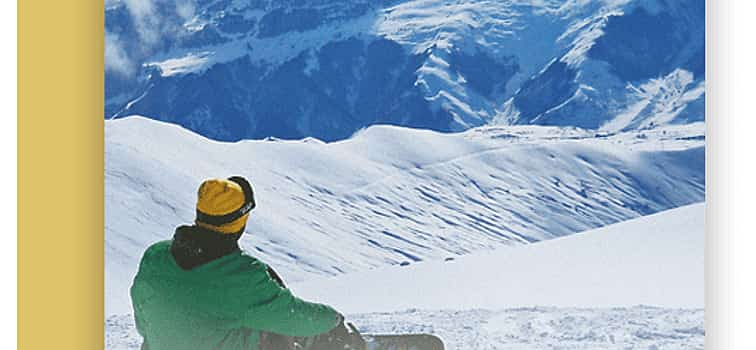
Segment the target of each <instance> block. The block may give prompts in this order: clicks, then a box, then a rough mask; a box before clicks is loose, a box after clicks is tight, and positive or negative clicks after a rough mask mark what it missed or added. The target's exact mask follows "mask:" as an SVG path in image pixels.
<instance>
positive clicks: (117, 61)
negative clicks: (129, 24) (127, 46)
mask: <svg viewBox="0 0 756 350" xmlns="http://www.w3.org/2000/svg"><path fill="white" fill-rule="evenodd" d="M134 66H135V64H134V63H133V62H132V61H131V59H130V58H129V56H128V54H127V53H126V50H124V49H123V44H122V43H121V41H120V39H119V38H118V35H115V34H112V33H109V32H107V31H106V32H105V71H106V72H107V71H110V72H114V73H118V74H122V75H131V74H134V68H135V67H134Z"/></svg>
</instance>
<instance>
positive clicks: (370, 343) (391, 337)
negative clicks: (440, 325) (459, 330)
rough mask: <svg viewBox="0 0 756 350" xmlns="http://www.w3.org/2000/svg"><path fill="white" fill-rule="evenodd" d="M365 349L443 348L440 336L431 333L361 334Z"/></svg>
mask: <svg viewBox="0 0 756 350" xmlns="http://www.w3.org/2000/svg"><path fill="white" fill-rule="evenodd" d="M362 337H363V339H364V340H365V342H366V343H367V350H444V342H443V341H442V340H441V338H439V337H437V336H435V335H431V334H362Z"/></svg>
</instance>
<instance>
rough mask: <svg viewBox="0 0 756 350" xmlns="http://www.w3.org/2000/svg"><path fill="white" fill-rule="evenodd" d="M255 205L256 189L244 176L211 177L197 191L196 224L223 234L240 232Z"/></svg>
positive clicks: (242, 230)
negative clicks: (254, 190)
mask: <svg viewBox="0 0 756 350" xmlns="http://www.w3.org/2000/svg"><path fill="white" fill-rule="evenodd" d="M254 207H255V198H254V192H253V191H252V186H251V185H250V184H249V182H248V181H247V180H246V179H244V178H243V177H241V176H233V177H230V178H228V179H225V180H222V179H209V180H205V181H204V182H202V184H201V185H200V187H199V190H198V191H197V217H196V218H195V220H194V223H195V224H197V226H200V227H203V228H206V229H208V230H212V231H215V232H218V233H221V234H240V233H242V232H244V228H245V226H246V225H247V218H249V212H250V211H251V210H252V209H253V208H254Z"/></svg>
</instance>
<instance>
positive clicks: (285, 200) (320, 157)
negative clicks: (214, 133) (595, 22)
mask: <svg viewBox="0 0 756 350" xmlns="http://www.w3.org/2000/svg"><path fill="white" fill-rule="evenodd" d="M703 132H704V125H703V123H691V124H685V125H676V126H675V125H670V126H666V127H658V128H655V129H652V130H648V131H633V132H623V133H617V134H612V135H607V134H606V133H604V132H595V131H586V130H582V129H577V128H558V127H544V126H488V127H479V128H474V129H470V130H468V131H465V132H462V133H437V132H434V131H428V130H420V129H409V128H402V127H394V126H373V127H370V128H367V129H366V130H363V131H362V132H360V133H358V134H357V135H355V136H354V137H352V138H350V139H348V140H344V141H339V142H334V143H323V142H321V141H318V140H316V139H312V138H308V139H303V140H298V141H281V140H276V139H270V140H258V141H241V142H236V143H225V142H218V141H213V140H210V139H207V138H204V137H202V136H200V135H197V134H194V133H192V132H190V131H188V130H186V129H183V128H181V127H179V126H176V125H172V124H168V123H162V122H158V121H154V120H150V119H146V118H141V117H130V118H123V119H118V120H112V121H107V122H106V146H105V156H106V169H105V185H106V190H105V195H106V198H105V209H106V227H105V232H106V247H105V249H106V250H105V254H106V257H107V258H106V284H107V289H108V297H107V309H108V310H109V312H121V311H123V310H124V309H128V307H129V302H128V296H127V292H128V286H129V284H130V282H131V278H132V276H133V274H134V272H135V269H136V267H137V264H138V259H139V257H140V255H141V253H142V252H143V251H144V249H145V248H146V247H147V246H148V245H149V244H151V243H153V242H155V241H158V240H164V239H169V238H170V237H171V236H172V234H173V232H172V228H174V227H176V226H177V225H180V224H183V223H190V222H192V221H193V219H194V203H195V200H196V198H195V194H196V188H197V186H198V185H199V183H200V182H201V181H202V180H203V179H205V178H207V177H213V176H216V177H227V176H230V175H234V174H241V175H244V176H247V177H249V178H250V180H251V181H252V183H253V185H254V187H255V191H256V196H257V200H258V203H259V208H258V209H256V210H255V211H254V212H253V214H252V217H251V219H250V222H249V225H248V228H247V231H248V232H249V233H251V234H250V235H245V237H244V238H243V239H242V245H243V247H244V248H245V249H248V250H249V251H250V252H253V253H254V254H256V255H258V256H259V257H260V258H262V259H263V260H264V261H267V262H269V263H271V264H272V265H273V266H275V267H276V268H277V269H279V270H280V271H281V272H282V274H284V275H285V276H287V278H288V279H289V280H291V281H301V280H305V279H307V278H310V277H312V276H317V275H338V274H342V273H347V272H355V271H360V270H365V269H369V268H376V267H381V266H385V265H398V264H403V263H415V262H419V261H426V260H442V259H445V258H449V257H455V256H461V255H465V254H468V253H471V252H476V251H481V250H490V249H494V248H499V247H502V246H507V245H520V244H528V243H532V242H537V241H541V240H546V239H551V238H555V237H560V236H564V235H568V234H572V233H576V232H581V231H584V230H588V229H592V228H596V227H601V226H605V225H608V224H612V223H615V222H619V221H623V220H627V219H631V218H635V217H638V216H642V215H648V214H652V213H655V212H658V211H661V210H665V209H669V208H674V207H678V206H682V205H686V204H690V203H694V202H699V201H702V200H704V138H703Z"/></svg>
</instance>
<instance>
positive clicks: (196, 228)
mask: <svg viewBox="0 0 756 350" xmlns="http://www.w3.org/2000/svg"><path fill="white" fill-rule="evenodd" d="M254 207H255V199H254V193H253V190H252V186H251V185H250V184H249V182H247V180H245V179H244V178H242V177H231V178H229V179H227V180H223V179H211V180H206V181H204V182H203V183H202V184H201V185H200V187H199V191H198V195H197V205H196V209H197V214H196V219H195V222H194V225H191V226H179V227H178V228H177V229H176V231H175V234H174V236H173V239H172V240H167V241H162V242H158V243H155V244H153V245H152V246H150V247H149V248H148V249H147V250H146V251H145V253H144V256H143V257H142V260H141V262H140V264H139V270H138V272H137V275H136V277H135V278H134V282H133V285H132V287H131V299H132V304H133V307H134V318H135V321H136V327H137V331H138V332H139V334H140V335H141V336H142V337H143V338H144V343H143V344H142V349H149V350H175V349H194V350H203V349H208V350H209V349H219V350H220V349H264V350H268V349H273V350H288V349H294V348H299V349H302V348H304V349H321V348H322V349H326V348H332V347H333V346H334V345H337V344H338V346H337V347H338V348H339V349H345V348H346V349H360V348H363V347H364V342H361V338H359V335H358V333H356V330H354V328H352V331H349V330H347V329H346V327H345V326H344V323H343V320H344V318H343V316H342V315H341V314H339V313H338V312H337V311H336V310H334V309H333V308H331V307H329V306H326V305H323V304H317V303H311V302H307V301H304V300H302V299H299V298H297V297H296V296H294V295H293V294H292V293H291V291H290V290H289V289H287V288H286V287H285V286H284V284H283V281H282V280H281V279H280V277H278V275H277V274H276V273H275V271H273V269H271V268H270V267H269V266H268V265H266V264H265V263H263V262H261V261H260V260H257V259H255V258H254V257H252V256H250V255H247V254H246V253H245V252H244V251H242V250H241V249H240V247H239V244H238V240H239V238H240V237H241V236H242V234H243V233H244V230H245V227H246V223H247V219H248V218H249V212H250V211H251V210H252V209H253V208H254ZM318 335H320V336H318ZM355 335H356V336H355Z"/></svg>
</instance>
